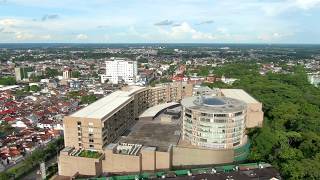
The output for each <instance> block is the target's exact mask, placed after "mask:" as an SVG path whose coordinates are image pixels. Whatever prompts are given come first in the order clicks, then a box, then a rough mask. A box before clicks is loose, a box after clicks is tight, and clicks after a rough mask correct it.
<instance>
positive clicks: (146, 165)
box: [141, 147, 156, 171]
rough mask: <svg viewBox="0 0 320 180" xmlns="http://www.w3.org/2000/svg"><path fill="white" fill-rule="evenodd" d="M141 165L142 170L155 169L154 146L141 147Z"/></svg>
mask: <svg viewBox="0 0 320 180" xmlns="http://www.w3.org/2000/svg"><path fill="white" fill-rule="evenodd" d="M141 166H142V167H141V169H142V171H154V170H155V169H156V148H151V147H147V148H146V147H143V148H142V150H141Z"/></svg>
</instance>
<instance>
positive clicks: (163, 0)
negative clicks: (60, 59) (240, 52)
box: [0, 0, 320, 44]
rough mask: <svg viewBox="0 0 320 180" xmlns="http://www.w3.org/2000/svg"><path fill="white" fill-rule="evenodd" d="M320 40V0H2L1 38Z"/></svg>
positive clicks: (47, 39)
mask: <svg viewBox="0 0 320 180" xmlns="http://www.w3.org/2000/svg"><path fill="white" fill-rule="evenodd" d="M6 42H8V43H11V42H65V43H71V42H74V43H82V42H83V43H86V42H89V43H317V44H318V43H320V0H0V43H6Z"/></svg>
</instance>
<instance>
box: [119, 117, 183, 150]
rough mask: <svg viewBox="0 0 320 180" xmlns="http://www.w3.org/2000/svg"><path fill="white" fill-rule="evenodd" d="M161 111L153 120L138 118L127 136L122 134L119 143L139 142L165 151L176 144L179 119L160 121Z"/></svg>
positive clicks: (179, 133) (178, 135)
mask: <svg viewBox="0 0 320 180" xmlns="http://www.w3.org/2000/svg"><path fill="white" fill-rule="evenodd" d="M162 115H163V113H161V114H160V115H159V116H157V117H156V118H155V119H154V120H139V121H138V122H137V123H136V124H135V125H134V126H133V127H132V128H131V129H130V131H131V132H130V133H129V134H128V136H122V137H121V138H120V139H119V140H118V142H119V143H130V144H141V145H143V146H150V147H156V148H157V150H158V151H162V152H167V151H168V149H169V147H170V146H171V145H177V144H178V142H179V139H180V136H181V119H177V120H174V119H173V120H172V121H171V122H161V116H162Z"/></svg>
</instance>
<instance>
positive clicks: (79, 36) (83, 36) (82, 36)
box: [76, 34, 88, 40]
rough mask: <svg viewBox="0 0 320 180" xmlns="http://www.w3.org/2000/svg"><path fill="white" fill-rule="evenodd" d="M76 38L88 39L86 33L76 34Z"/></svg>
mask: <svg viewBox="0 0 320 180" xmlns="http://www.w3.org/2000/svg"><path fill="white" fill-rule="evenodd" d="M76 39H77V40H86V39H88V35H86V34H78V35H77V36H76Z"/></svg>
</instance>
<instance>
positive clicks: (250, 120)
mask: <svg viewBox="0 0 320 180" xmlns="http://www.w3.org/2000/svg"><path fill="white" fill-rule="evenodd" d="M262 125H263V111H262V104H261V103H251V104H248V108H247V119H246V128H254V127H262Z"/></svg>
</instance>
